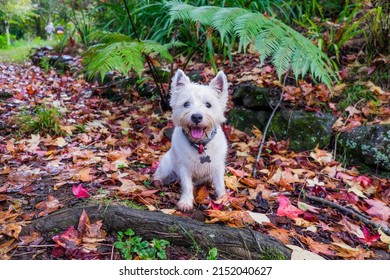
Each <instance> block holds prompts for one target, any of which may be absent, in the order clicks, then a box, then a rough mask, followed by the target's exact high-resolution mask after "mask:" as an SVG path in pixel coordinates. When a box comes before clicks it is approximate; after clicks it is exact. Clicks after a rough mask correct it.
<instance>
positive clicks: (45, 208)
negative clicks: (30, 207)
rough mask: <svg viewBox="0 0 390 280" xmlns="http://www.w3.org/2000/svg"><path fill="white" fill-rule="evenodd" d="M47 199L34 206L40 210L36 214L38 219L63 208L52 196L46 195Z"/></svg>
mask: <svg viewBox="0 0 390 280" xmlns="http://www.w3.org/2000/svg"><path fill="white" fill-rule="evenodd" d="M47 198H48V199H47V201H42V202H39V203H37V205H35V208H36V209H38V210H41V212H39V214H38V217H43V216H46V215H48V214H50V213H52V212H55V211H57V210H58V209H60V208H62V207H64V206H63V205H62V204H61V203H60V201H59V200H58V199H56V198H54V196H52V195H48V197H47Z"/></svg>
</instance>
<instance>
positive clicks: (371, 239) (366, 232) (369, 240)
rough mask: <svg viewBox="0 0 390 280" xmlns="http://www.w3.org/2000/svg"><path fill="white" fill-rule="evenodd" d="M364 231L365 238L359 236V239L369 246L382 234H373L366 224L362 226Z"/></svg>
mask: <svg viewBox="0 0 390 280" xmlns="http://www.w3.org/2000/svg"><path fill="white" fill-rule="evenodd" d="M362 231H363V234H364V238H359V240H360V241H362V242H363V243H364V244H366V245H369V246H370V245H372V243H373V242H375V241H378V240H379V238H380V237H381V235H380V234H378V233H377V234H374V235H371V233H370V230H369V229H368V228H367V227H365V226H362Z"/></svg>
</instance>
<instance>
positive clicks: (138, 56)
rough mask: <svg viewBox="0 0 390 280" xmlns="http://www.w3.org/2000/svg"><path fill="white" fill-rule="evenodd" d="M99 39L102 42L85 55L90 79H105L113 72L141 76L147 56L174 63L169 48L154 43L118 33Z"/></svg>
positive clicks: (101, 36) (102, 36)
mask: <svg viewBox="0 0 390 280" xmlns="http://www.w3.org/2000/svg"><path fill="white" fill-rule="evenodd" d="M97 36H98V35H97ZM97 38H99V39H100V42H99V43H98V44H96V45H94V46H92V47H90V48H89V49H88V50H87V52H86V53H85V54H84V60H83V62H84V64H85V68H86V70H87V71H88V72H89V76H90V77H95V76H96V75H98V74H100V76H101V79H104V76H105V75H106V74H107V73H108V72H110V71H113V70H116V71H118V72H119V73H121V74H122V75H127V74H128V73H129V71H134V72H136V73H137V74H138V75H141V73H142V71H143V70H144V63H145V55H154V56H158V55H159V56H160V57H161V58H162V59H165V60H167V61H172V56H171V55H170V53H169V52H168V48H167V47H166V46H163V45H161V44H159V43H157V42H154V41H142V42H138V41H135V40H134V39H133V38H131V37H129V36H126V35H123V34H118V33H101V34H100V37H97ZM172 45H173V44H171V46H172Z"/></svg>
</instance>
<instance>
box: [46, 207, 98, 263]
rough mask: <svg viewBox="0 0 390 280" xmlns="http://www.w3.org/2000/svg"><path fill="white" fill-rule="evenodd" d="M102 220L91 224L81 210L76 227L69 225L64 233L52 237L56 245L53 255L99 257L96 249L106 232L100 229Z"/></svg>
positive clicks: (76, 257) (82, 257) (57, 256)
mask: <svg viewBox="0 0 390 280" xmlns="http://www.w3.org/2000/svg"><path fill="white" fill-rule="evenodd" d="M102 224H103V223H102V221H97V222H95V223H93V224H91V222H90V220H89V217H88V215H87V213H86V212H85V210H83V212H82V214H81V216H80V219H79V224H78V226H77V229H75V228H74V227H73V226H71V227H69V228H68V229H67V230H66V231H65V232H64V233H62V234H59V235H56V236H54V237H53V240H54V242H55V243H56V246H55V248H54V250H53V256H54V257H56V258H60V257H66V258H68V259H99V258H100V255H99V253H98V252H97V251H96V250H97V248H98V246H100V243H99V242H101V241H103V240H105V236H106V232H105V231H104V230H102V229H101V227H102Z"/></svg>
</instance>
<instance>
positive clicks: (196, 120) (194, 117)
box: [191, 113, 203, 124]
mask: <svg viewBox="0 0 390 280" xmlns="http://www.w3.org/2000/svg"><path fill="white" fill-rule="evenodd" d="M202 120H203V116H202V114H199V113H195V114H193V115H192V116H191V121H193V122H194V123H195V124H199V123H200V122H201V121H202Z"/></svg>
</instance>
